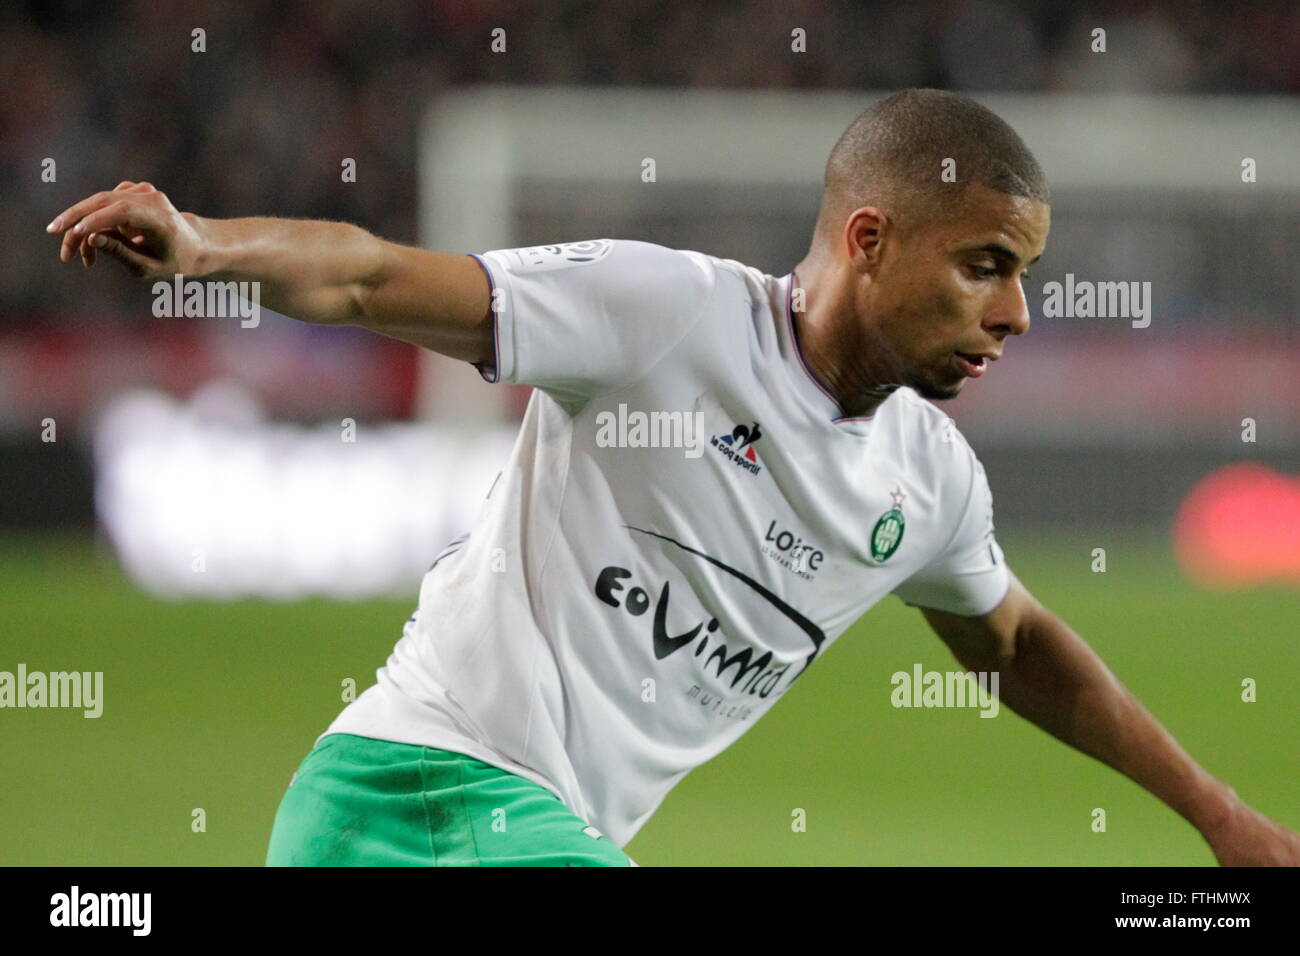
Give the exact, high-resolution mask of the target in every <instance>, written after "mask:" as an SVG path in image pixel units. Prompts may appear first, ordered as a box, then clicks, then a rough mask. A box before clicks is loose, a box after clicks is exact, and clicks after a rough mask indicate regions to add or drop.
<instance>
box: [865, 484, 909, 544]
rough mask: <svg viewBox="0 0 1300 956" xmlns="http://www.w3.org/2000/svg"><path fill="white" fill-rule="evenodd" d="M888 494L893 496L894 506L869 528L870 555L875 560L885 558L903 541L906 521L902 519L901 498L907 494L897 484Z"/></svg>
mask: <svg viewBox="0 0 1300 956" xmlns="http://www.w3.org/2000/svg"><path fill="white" fill-rule="evenodd" d="M890 494H891V495H893V497H894V507H892V508H890V509H889V510H888V511H886V512H885V513H884V514H883V515H881V516H880V520H879V521H877V522H876V526H875V527H874V528H872V529H871V556H872V557H873V558H875V559H876V560H877V561H885V560H887V559H888V558H889V556H890V555H892V554H893V553H894V552H895V551H897V550H898V546H899V545H900V544H902V543H903V531H904V529H905V528H906V527H907V522H906V521H904V519H903V499H904V498H906V497H907V495H905V494H903V492H902V489H901V488H899V487H898V486H897V485H895V486H894V490H893V491H891V492H890Z"/></svg>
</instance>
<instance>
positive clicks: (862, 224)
mask: <svg viewBox="0 0 1300 956" xmlns="http://www.w3.org/2000/svg"><path fill="white" fill-rule="evenodd" d="M888 227H889V221H888V219H887V218H886V216H885V213H884V211H883V210H881V209H880V207H879V206H861V207H859V208H857V209H855V210H853V212H851V213H849V217H848V219H847V221H846V222H845V223H844V243H845V247H846V249H845V251H846V253H847V254H848V259H849V264H850V265H851V266H853V268H854V269H856V270H858V271H859V272H873V271H875V268H876V266H877V265H879V264H880V257H881V245H880V244H881V241H882V240H883V239H884V236H885V233H886V231H887V230H888Z"/></svg>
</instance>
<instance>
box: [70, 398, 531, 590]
mask: <svg viewBox="0 0 1300 956" xmlns="http://www.w3.org/2000/svg"><path fill="white" fill-rule="evenodd" d="M513 442H514V433H513V429H510V428H504V429H494V430H491V431H482V430H479V431H473V432H470V431H464V430H461V429H457V428H448V427H446V426H436V425H429V424H384V425H368V424H366V423H364V422H361V423H358V425H357V428H356V441H355V442H345V441H343V440H342V428H341V427H340V425H338V424H330V423H327V424H324V425H320V426H317V427H313V428H304V427H300V426H293V425H285V424H274V423H267V422H264V421H262V418H261V413H260V411H259V410H258V408H257V405H256V403H255V402H254V401H253V400H252V398H251V397H250V396H248V395H247V394H246V393H245V392H243V391H242V390H239V389H238V387H237V386H232V385H230V384H229V383H219V384H217V385H213V386H209V387H207V388H205V389H204V390H203V391H201V392H200V393H198V394H197V395H196V397H195V400H194V401H193V402H192V403H190V404H186V403H181V402H177V401H175V400H173V399H170V398H167V397H166V396H164V395H161V394H157V393H153V392H135V393H132V394H129V395H125V396H122V397H121V398H119V399H118V400H116V401H115V402H114V403H113V404H112V405H111V406H110V407H109V408H108V409H107V410H106V411H105V413H104V415H103V416H102V418H101V419H100V422H99V423H98V426H97V427H96V431H95V469H96V474H95V507H96V510H97V512H98V514H99V518H100V521H101V522H102V523H103V525H104V527H105V528H106V529H107V531H108V535H109V538H110V540H111V541H112V542H113V546H114V547H115V549H116V550H117V553H118V555H119V557H120V559H121V561H122V564H123V566H124V567H125V568H126V570H127V573H128V574H129V575H130V576H131V578H132V579H133V580H134V581H135V582H136V583H137V584H138V585H140V587H142V588H144V589H145V590H147V591H149V592H151V593H153V594H156V595H159V596H162V597H169V598H182V597H192V596H204V597H212V598H239V597H267V598H274V599H278V600H289V599H295V598H302V597H308V596H312V595H321V596H328V597H340V598H360V597H369V596H374V595H381V594H395V593H407V594H411V593H412V592H414V591H415V589H416V588H417V587H418V586H419V581H420V578H421V576H422V575H423V574H424V572H425V571H427V570H428V568H429V565H430V564H431V563H432V562H433V559H434V558H435V557H436V556H437V554H438V552H439V551H440V550H442V548H443V547H444V546H445V545H446V543H447V542H448V541H449V540H450V539H451V538H453V537H455V536H457V535H459V534H461V533H463V532H465V531H467V530H468V529H469V525H470V523H471V522H472V521H473V518H474V516H475V515H476V514H477V512H478V509H479V506H480V505H481V503H482V501H483V499H484V497H485V496H486V494H487V491H488V489H489V488H490V487H491V485H492V482H493V480H494V479H495V478H496V475H497V473H498V472H499V471H500V469H501V467H502V465H504V463H505V461H506V459H507V457H508V456H509V453H510V448H511V445H512V444H513Z"/></svg>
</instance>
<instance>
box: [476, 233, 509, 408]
mask: <svg viewBox="0 0 1300 956" xmlns="http://www.w3.org/2000/svg"><path fill="white" fill-rule="evenodd" d="M467 255H469V256H470V257H472V258H473V260H474V261H475V262H477V263H478V264H479V267H480V268H481V269H482V270H483V274H484V275H486V276H487V280H488V302H489V305H488V307H489V308H490V309H491V310H492V355H493V360H492V365H491V367H490V368H489V367H488V366H487V365H486V364H484V363H479V362H474V363H472V364H473V365H474V367H475V368H476V369H478V373H479V375H481V376H483V380H484V381H485V382H490V383H492V384H496V383H497V382H508V381H509V380H510V376H511V374H512V373H513V371H514V347H513V345H512V344H511V337H512V332H513V331H514V326H513V323H514V317H513V315H512V312H511V309H510V306H509V298H510V285H509V283H505V282H498V281H497V278H496V276H495V275H494V274H493V272H492V267H491V266H490V265H489V264H488V261H487V259H486V258H485V257H483V256H480V255H477V254H475V253H473V252H470V253H467ZM498 290H500V291H499V292H498Z"/></svg>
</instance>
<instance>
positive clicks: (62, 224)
mask: <svg viewBox="0 0 1300 956" xmlns="http://www.w3.org/2000/svg"><path fill="white" fill-rule="evenodd" d="M119 198H120V196H119V195H118V192H117V190H112V191H111V192H98V193H95V195H93V196H87V197H86V198H85V199H83V200H81V202H79V203H75V204H73V205H71V206H69V207H68V208H67V209H65V210H63V212H61V213H59V214H58V215H57V216H55V217H54V219H53V221H51V222H50V224H49V225H48V226H46V227H45V231H46V232H62V231H63V230H65V229H67V228H69V227H71V226H75V225H76V224H77V223H78V222H79V221H81V219H82V217H83V216H85V215H86V214H87V213H91V212H94V211H95V210H96V209H103V208H104V207H105V206H107V205H108V204H109V203H112V202H116V201H117V200H118V199H119Z"/></svg>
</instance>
